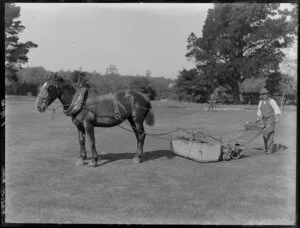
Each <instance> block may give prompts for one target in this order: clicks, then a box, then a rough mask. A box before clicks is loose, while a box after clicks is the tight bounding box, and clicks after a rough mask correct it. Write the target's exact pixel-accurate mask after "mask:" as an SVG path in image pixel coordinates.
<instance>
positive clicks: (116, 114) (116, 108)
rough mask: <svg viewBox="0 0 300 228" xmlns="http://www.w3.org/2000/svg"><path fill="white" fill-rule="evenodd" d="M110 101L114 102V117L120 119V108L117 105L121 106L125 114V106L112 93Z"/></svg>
mask: <svg viewBox="0 0 300 228" xmlns="http://www.w3.org/2000/svg"><path fill="white" fill-rule="evenodd" d="M112 101H113V104H114V110H115V118H116V119H121V114H120V109H119V105H120V106H121V108H122V109H123V110H124V112H125V114H127V112H126V109H125V107H124V106H123V105H122V104H121V103H120V102H119V101H118V100H117V98H116V96H114V95H112Z"/></svg>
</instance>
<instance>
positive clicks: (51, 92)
mask: <svg viewBox="0 0 300 228" xmlns="http://www.w3.org/2000/svg"><path fill="white" fill-rule="evenodd" d="M51 86H53V87H54V88H55V92H56V93H57V95H58V96H57V97H59V96H60V91H59V89H58V83H57V82H56V81H55V82H53V83H51V84H50V85H48V86H47V88H45V89H46V90H47V92H48V93H49V95H50V97H48V98H47V97H42V96H40V95H38V96H37V97H38V98H40V99H42V100H46V101H47V102H48V101H50V100H51V99H53V97H52V95H51V94H53V91H49V88H50V87H51Z"/></svg>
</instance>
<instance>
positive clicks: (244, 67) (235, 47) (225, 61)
mask: <svg viewBox="0 0 300 228" xmlns="http://www.w3.org/2000/svg"><path fill="white" fill-rule="evenodd" d="M279 5H280V4H275V3H257V4H254V3H234V4H231V3H227V4H215V5H214V8H213V9H210V10H209V11H208V15H207V18H206V21H205V25H204V27H203V30H202V32H203V37H200V38H197V37H196V35H195V34H194V33H191V34H190V35H189V37H188V40H187V42H188V45H187V49H188V52H187V53H186V57H188V59H190V60H194V62H195V65H196V67H197V69H198V70H199V71H202V72H203V73H204V74H205V75H207V76H209V77H211V78H215V79H217V82H218V84H220V85H222V86H229V87H230V88H231V90H232V95H233V102H234V103H240V84H241V83H242V82H243V81H244V80H245V79H246V78H251V77H267V76H268V75H269V74H270V73H274V72H277V71H278V70H279V63H280V62H281V61H282V59H283V57H284V53H283V52H282V51H281V49H282V48H286V47H289V46H290V45H291V44H292V42H293V39H294V34H295V23H292V22H291V20H290V21H289V20H288V19H287V15H286V13H282V11H280V10H279Z"/></svg>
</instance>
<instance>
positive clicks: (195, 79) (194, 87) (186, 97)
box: [174, 68, 212, 102]
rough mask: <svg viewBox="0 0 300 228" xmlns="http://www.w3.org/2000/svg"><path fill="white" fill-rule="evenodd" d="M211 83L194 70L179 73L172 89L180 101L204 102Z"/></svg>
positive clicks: (184, 70)
mask: <svg viewBox="0 0 300 228" xmlns="http://www.w3.org/2000/svg"><path fill="white" fill-rule="evenodd" d="M211 88H212V84H211V81H210V80H209V79H208V78H207V77H206V76H205V75H203V74H201V73H199V72H198V70H197V69H196V68H194V69H191V70H186V69H183V70H182V71H179V76H178V78H177V80H176V82H175V86H174V89H175V91H176V95H177V97H178V99H179V100H180V101H193V102H205V101H207V98H208V96H209V91H211V90H212V89H211Z"/></svg>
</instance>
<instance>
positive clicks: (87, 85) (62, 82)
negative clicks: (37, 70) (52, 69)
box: [48, 74, 99, 96]
mask: <svg viewBox="0 0 300 228" xmlns="http://www.w3.org/2000/svg"><path fill="white" fill-rule="evenodd" d="M48 81H52V82H56V83H58V84H59V85H64V86H66V87H68V88H73V89H75V90H78V89H80V88H81V87H85V88H87V89H88V91H89V93H91V94H93V95H95V96H97V95H99V91H97V90H96V88H95V87H94V86H93V84H91V83H90V82H89V81H87V80H85V79H82V80H78V81H77V82H74V81H72V80H70V79H66V78H64V77H62V76H59V75H57V74H54V75H51V76H50V77H49V78H48Z"/></svg>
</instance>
